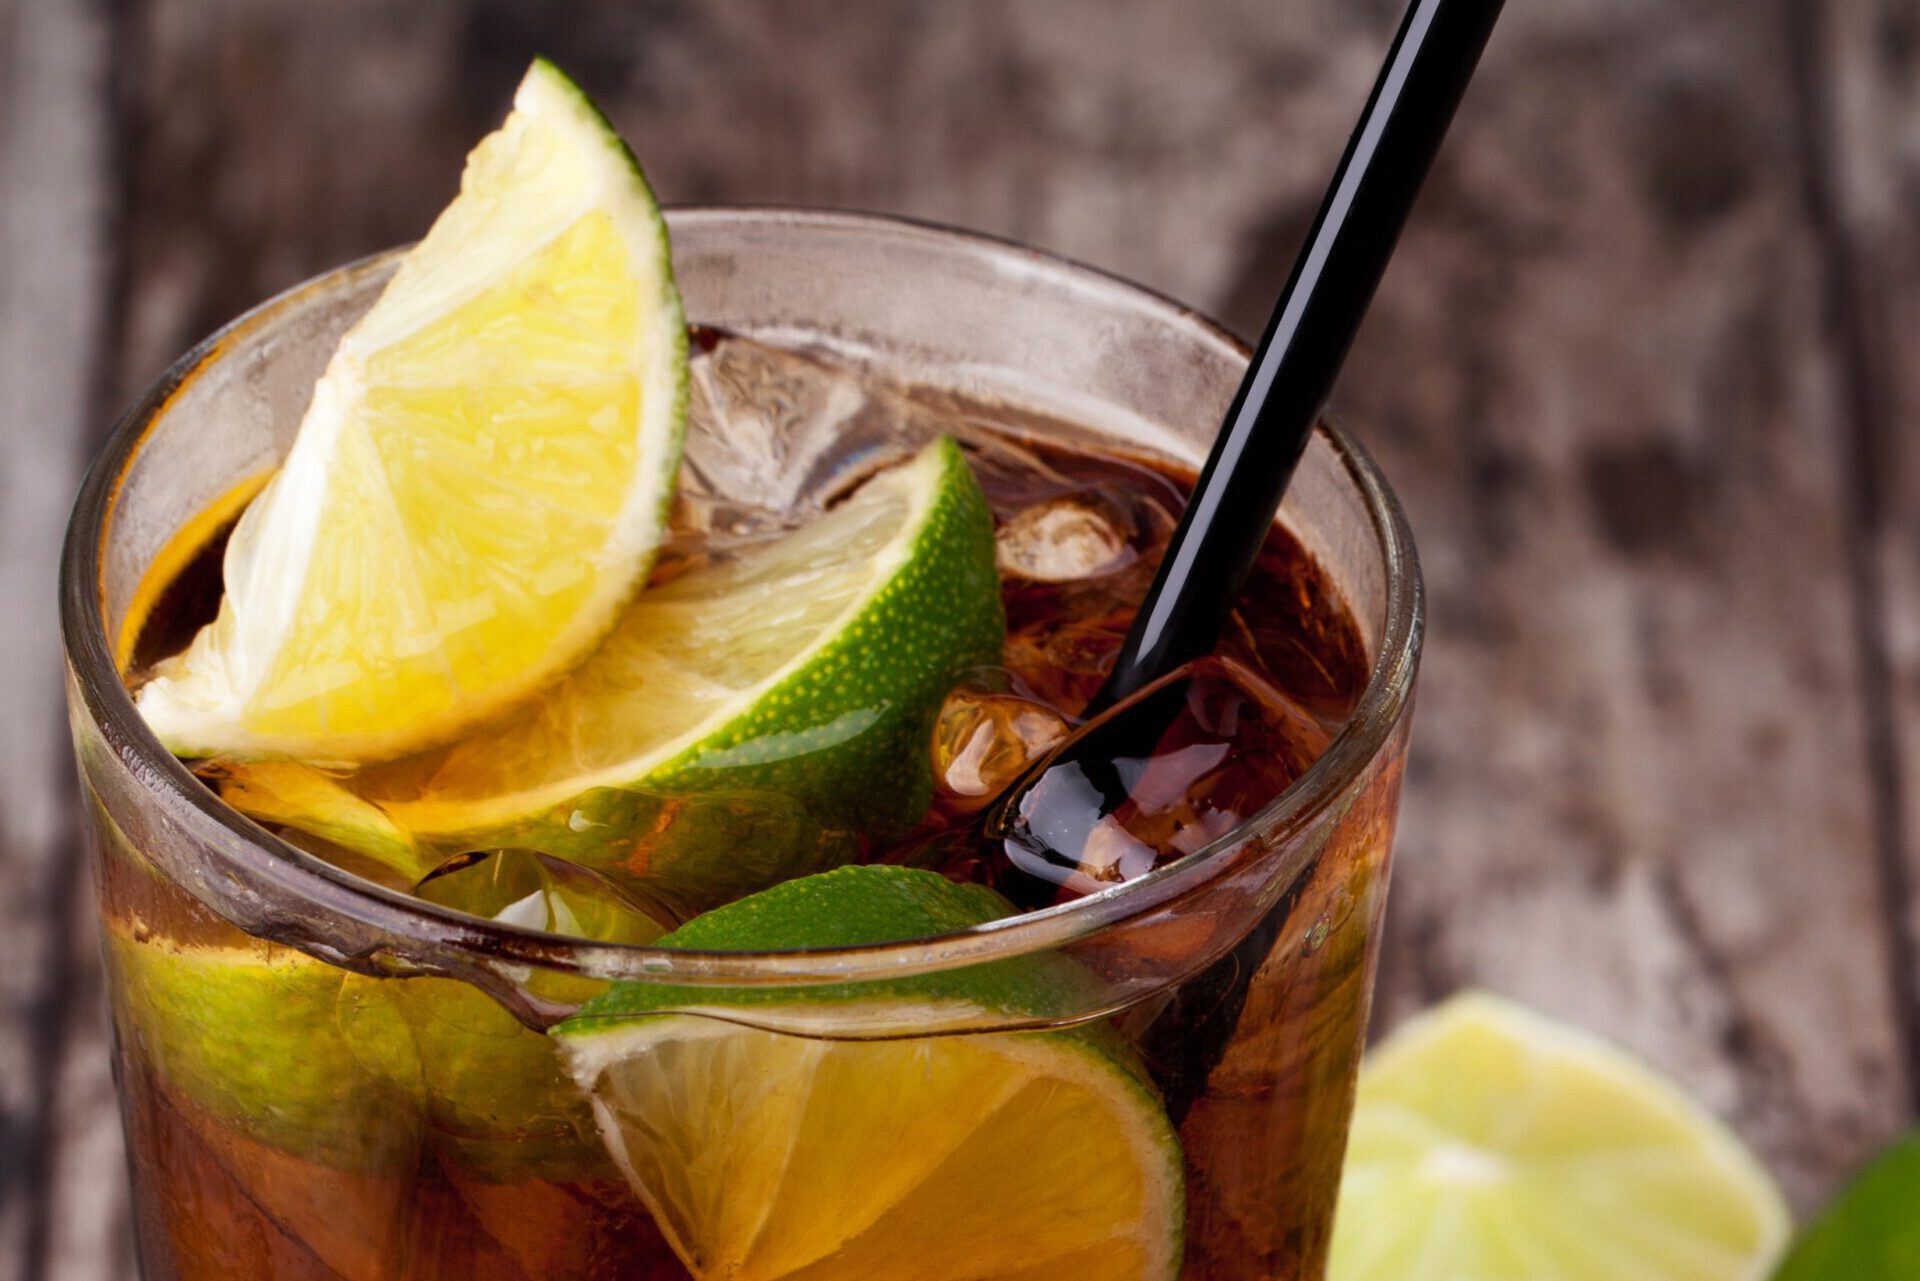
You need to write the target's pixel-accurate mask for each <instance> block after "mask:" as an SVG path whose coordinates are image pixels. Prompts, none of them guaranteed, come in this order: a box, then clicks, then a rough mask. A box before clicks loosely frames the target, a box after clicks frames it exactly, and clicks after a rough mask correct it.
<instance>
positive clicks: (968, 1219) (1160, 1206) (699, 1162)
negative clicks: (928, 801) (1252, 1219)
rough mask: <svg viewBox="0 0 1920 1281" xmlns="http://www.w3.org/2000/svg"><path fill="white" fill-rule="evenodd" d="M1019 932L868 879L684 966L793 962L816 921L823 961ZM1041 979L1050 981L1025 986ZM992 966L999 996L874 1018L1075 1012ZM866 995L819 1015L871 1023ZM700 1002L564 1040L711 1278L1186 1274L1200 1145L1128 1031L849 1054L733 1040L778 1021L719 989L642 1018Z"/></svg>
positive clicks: (911, 878)
mask: <svg viewBox="0 0 1920 1281" xmlns="http://www.w3.org/2000/svg"><path fill="white" fill-rule="evenodd" d="M1007 910H1008V909H1007V908H1006V907H1005V905H1004V904H1003V903H1001V902H999V900H997V898H996V896H994V895H993V894H992V893H991V892H990V891H985V890H983V889H981V888H980V887H978V886H958V885H953V884H951V883H949V882H947V881H945V880H944V879H943V878H941V877H939V876H937V875H935V874H933V873H930V872H922V871H916V870H912V869H906V868H896V867H849V868H842V869H840V870H838V871H836V872H831V873H827V874H825V875H822V876H817V877H811V878H808V879H806V880H803V881H796V882H788V883H787V884H784V885H780V886H777V887H775V888H774V889H772V890H769V891H767V892H766V893H764V894H761V895H756V896H754V897H753V898H749V899H746V900H743V901H742V902H740V903H736V904H731V905H729V906H728V907H724V908H721V909H719V910H717V911H715V912H712V913H709V914H707V915H706V916H704V917H701V918H699V919H698V920H696V921H694V922H692V923H690V924H689V925H688V926H685V927H683V929H682V930H681V931H677V932H676V933H675V934H671V935H668V936H667V938H666V939H663V940H662V943H661V945H662V946H665V947H699V948H702V949H708V948H719V949H722V950H736V949H740V948H749V947H751V948H767V947H786V946H792V945H793V944H792V942H791V940H792V939H793V938H794V937H795V935H796V933H797V932H798V930H799V929H801V928H803V922H804V921H805V920H806V919H807V918H808V917H811V918H812V919H813V922H814V925H815V938H816V944H815V945H823V944H831V945H835V946H850V945H857V944H858V943H875V942H883V941H889V940H898V939H903V938H911V937H915V936H917V935H919V934H921V933H924V932H926V931H927V930H928V928H929V927H932V928H933V929H934V930H935V931H936V932H949V931H951V930H954V929H963V928H966V927H967V926H969V925H977V924H980V923H982V922H983V921H985V920H989V919H993V918H994V917H996V916H998V915H1001V914H1004V912H1005V911H1007ZM689 935H691V937H690V938H689V937H688V936H689ZM1052 960H1053V961H1054V962H1056V963H1058V964H1059V965H1062V966H1066V967H1067V968H1069V969H1072V968H1077V967H1072V966H1071V963H1068V962H1064V961H1062V960H1061V958H1058V957H1055V958H1052ZM1023 965H1034V966H1038V967H1039V968H1037V969H1033V970H1032V972H1031V973H1030V974H1029V975H1028V977H1027V980H1026V981H1024V982H1023V981H1020V980H1019V979H1018V978H1017V977H1010V975H1009V970H1010V969H1017V968H1019V967H1021V966H1023ZM979 968H980V969H981V970H983V971H991V973H988V974H986V975H985V976H984V977H983V978H981V979H980V981H979V982H977V983H975V984H971V985H970V983H969V975H968V973H967V972H966V971H961V972H958V973H942V974H938V975H927V976H920V977H913V978H905V979H899V980H892V981H890V982H888V983H887V984H885V985H883V986H884V987H885V988H886V989H887V991H888V995H887V996H884V997H868V998H865V999H867V1000H891V1001H893V1002H894V1003H895V1004H897V1005H899V1006H901V1007H903V1009H904V1010H906V1011H908V1012H910V1011H911V1010H912V1009H913V1008H914V1007H915V1005H916V1003H917V1002H927V1003H932V1004H947V1003H951V1002H954V1001H962V1000H969V999H970V1000H971V1001H973V1002H974V1003H975V1004H977V1005H979V1006H981V1007H982V1008H993V1007H996V1006H997V1007H1000V1008H1001V1012H1002V1013H1004V1014H1031V1013H1035V1012H1037V1010H1038V1009H1039V1008H1041V1007H1043V1006H1044V1005H1045V1004H1046V1002H1047V995H1046V994H1047V993H1048V991H1049V990H1058V989H1061V988H1062V987H1063V985H1064V992H1063V993H1061V994H1060V995H1059V997H1058V1006H1057V1008H1059V1009H1061V1010H1065V1009H1068V1008H1071V1007H1072V1005H1073V1003H1074V996H1075V993H1074V991H1073V988H1072V986H1071V980H1064V984H1063V979H1064V975H1065V973H1066V971H1065V970H1063V969H1061V968H1054V967H1049V966H1045V965H1042V964H1041V963H1040V961H1039V959H1036V958H1015V959H1014V960H1011V961H1005V962H1000V963H997V964H996V965H992V966H983V967H979ZM852 988H853V985H831V986H830V987H828V988H826V989H823V990H815V991H812V992H810V993H808V994H807V995H806V996H805V997H804V998H802V999H804V1000H806V1001H810V1002H822V1001H828V1002H831V1001H839V1002H843V1003H846V1004H847V1005H848V1006H852V1005H853V1004H854V1003H855V1002H858V1001H860V1000H862V998H861V997H860V996H859V995H857V994H856V992H855V991H853V990H852ZM970 988H971V990H970ZM687 991H688V990H687V989H675V988H658V987H654V986H652V985H647V984H628V985H623V986H621V987H618V988H616V989H614V990H613V991H612V992H609V993H608V994H607V995H606V996H604V997H602V998H600V999H599V1000H597V1001H595V1002H592V1003H590V1004H589V1005H588V1006H587V1007H585V1008H584V1009H583V1010H582V1011H581V1013H580V1014H579V1015H577V1016H576V1017H575V1018H574V1019H572V1020H570V1021H568V1022H567V1023H564V1024H562V1025H561V1026H560V1027H559V1028H558V1029H556V1035H557V1036H559V1037H560V1038H561V1040H562V1042H563V1043H564V1045H565V1046H566V1057H567V1061H568V1063H569V1064H570V1066H571V1069H572V1071H573V1074H574V1077H575V1079H576V1080H577V1081H579V1083H580V1084H581V1086H582V1087H583V1088H584V1089H586V1090H588V1091H589V1092H590V1094H591V1095H592V1098H593V1106H594V1112H595V1115H596V1116H597V1118H598V1119H599V1122H600V1127H601V1132H602V1133H603V1135H604V1136H605V1138H606V1141H607V1146H608V1151H609V1153H610V1154H611V1156H612V1157H613V1159H614V1161H615V1163H616V1164H617V1165H619V1166H620V1167H621V1168H622V1169H623V1170H624V1171H625V1172H626V1173H627V1175H628V1177H629V1178H630V1179H631V1180H632V1182H633V1185H634V1188H635V1190H636V1191H637V1192H638V1193H639V1194H640V1196H641V1198H642V1199H643V1200H645V1201H646V1202H647V1204H648V1206H649V1208H650V1209H651V1210H652V1211H653V1212H654V1215H655V1217H656V1219H657V1220H658V1222H659V1223H660V1225H661V1227H662V1230H663V1231H664V1232H665V1233H666V1235H667V1237H668V1239H669V1240H670V1241H671V1242H672V1243H673V1245H674V1248H675V1250H676V1251H677V1252H678V1253H679V1254H680V1256H681V1258H682V1259H683V1260H684V1261H685V1262H686V1264H687V1266H688V1267H689V1268H690V1269H691V1270H692V1271H693V1273H694V1274H695V1276H697V1277H701V1278H709V1277H716V1278H717V1277H727V1278H737V1279H738V1281H754V1279H759V1278H768V1279H771V1278H775V1277H781V1278H808V1279H815V1278H817V1279H819V1281H826V1279H827V1278H834V1279H835V1281H849V1279H854V1278H873V1279H876V1281H877V1279H879V1278H891V1277H900V1276H915V1277H919V1278H923V1279H924V1281H945V1279H948V1278H952V1279H953V1281H960V1279H961V1278H975V1277H985V1276H994V1277H998V1276H1018V1277H1025V1278H1032V1279H1033V1281H1041V1279H1042V1278H1085V1277H1090V1276H1099V1277H1103V1278H1115V1279H1120V1278H1167V1277H1171V1276H1173V1275H1175V1274H1177V1272H1178V1270H1179V1266H1180V1259H1181V1249H1182V1225H1183V1217H1184V1194H1183V1182H1182V1179H1183V1175H1182V1160H1181V1155H1180V1148H1179V1144H1178V1141H1177V1139H1176V1138H1175V1136H1174V1133H1173V1129H1172V1126H1171V1125H1170V1124H1169V1122H1168V1120H1167V1118H1166V1115H1165V1113H1164V1112H1163V1111H1162V1109H1161V1107H1160V1103H1159V1100H1158V1098H1157V1096H1156V1095H1155V1093H1154V1091H1153V1089H1152V1087H1151V1085H1149V1084H1148V1083H1147V1081H1146V1079H1145V1077H1144V1075H1143V1074H1142V1073H1141V1072H1140V1070H1139V1067H1138V1065H1137V1064H1136V1063H1135V1062H1133V1060H1132V1057H1131V1054H1130V1052H1129V1051H1128V1050H1127V1049H1126V1048H1125V1046H1124V1045H1123V1044H1122V1043H1121V1042H1120V1041H1119V1039H1118V1038H1117V1037H1115V1036H1114V1035H1113V1034H1112V1033H1111V1031H1110V1030H1109V1029H1107V1028H1105V1027H1103V1026H1099V1025H1095V1026H1093V1027H1087V1028H1077V1029H1071V1030H1066V1031H1058V1032H1018V1031H1014V1032H990V1033H977V1034H968V1035H944V1036H920V1037H914V1036H911V1035H907V1036H904V1037H903V1038H902V1039H892V1040H878V1041H860V1040H852V1041H849V1040H836V1041H830V1040H821V1039H811V1038H806V1037H800V1036H793V1035H788V1034H785V1033H780V1032H774V1031H768V1030H765V1029H764V1028H763V1027H748V1026H741V1025H739V1024H736V1023H732V1022H728V1021H725V1019H726V1016H727V1013H728V1012H727V1010H726V1009H725V1006H726V1005H727V1004H728V1001H729V999H730V997H731V996H739V997H742V998H743V1000H742V1002H741V1004H742V1006H743V1008H741V1009H740V1010H738V1011H737V1013H738V1014H740V1015H742V1016H745V1017H751V1018H753V1019H754V1020H755V1021H756V1022H757V1021H759V1020H761V1019H762V1018H764V1017H765V1016H766V1014H767V1013H768V1012H767V1010H766V1009H765V1005H766V1002H767V1000H768V999H769V995H768V994H767V993H764V992H762V993H757V994H756V993H727V992H724V991H721V990H717V989H709V990H706V991H705V992H704V994H703V996H702V998H701V999H702V1000H703V1002H704V1004H705V1006H706V1008H707V1009H708V1010H710V1011H711V1014H712V1015H717V1016H718V1017H713V1016H709V1015H695V1014H682V1013H671V1012H654V1013H646V1012H642V1011H646V1010H648V1009H650V1008H651V1009H653V1010H656V1011H664V1010H671V1009H672V1008H674V1006H673V1004H672V1003H673V1002H674V1001H675V1000H676V999H678V997H680V996H684V995H686V993H687ZM772 995H773V997H774V998H776V999H777V997H778V995H779V994H777V993H775V994H772ZM1009 1003H1011V1006H1012V1008H1008V1004H1009ZM747 1005H752V1006H755V1007H756V1008H754V1009H751V1010H749V1009H746V1008H744V1007H745V1006H747ZM892 1031H893V1032H894V1033H895V1034H896V1035H898V1034H901V1033H905V1032H909V1031H910V1023H909V1021H908V1020H907V1019H905V1018H903V1019H902V1020H901V1022H900V1024H899V1025H897V1026H895V1027H894V1028H893V1029H892Z"/></svg>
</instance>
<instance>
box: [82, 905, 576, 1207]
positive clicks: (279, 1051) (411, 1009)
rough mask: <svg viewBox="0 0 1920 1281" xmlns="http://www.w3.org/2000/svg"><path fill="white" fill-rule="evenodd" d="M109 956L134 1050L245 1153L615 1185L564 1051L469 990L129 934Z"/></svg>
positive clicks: (261, 949)
mask: <svg viewBox="0 0 1920 1281" xmlns="http://www.w3.org/2000/svg"><path fill="white" fill-rule="evenodd" d="M108 955H109V957H110V958H111V959H112V962H113V967H114V972H115V975H116V978H117V981H118V982H119V984H120V985H121V991H122V999H121V1004H122V1007H123V1008H124V1010H125V1012H126V1016H127V1019H128V1022H127V1025H126V1026H125V1027H124V1028H123V1029H122V1031H121V1040H122V1043H123V1044H126V1045H129V1046H137V1047H139V1050H138V1052H139V1053H140V1054H141V1055H142V1056H143V1057H144V1058H145V1059H146V1061H147V1063H148V1064H149V1065H150V1067H151V1068H152V1069H153V1070H154V1071H155V1072H156V1073H157V1074H158V1076H159V1077H160V1078H161V1079H162V1080H163V1081H164V1082H165V1083H166V1085H167V1087H168V1089H169V1091H170V1092H171V1093H172V1094H173V1095H174V1096H175V1097H176V1098H177V1099H179V1100H181V1101H182V1102H184V1103H185V1104H187V1105H190V1106H191V1107H193V1108H194V1109H196V1110H197V1111H198V1112H200V1113H202V1114H204V1115H205V1116H207V1117H209V1118H210V1119H212V1120H213V1121H215V1122H217V1123H218V1125H219V1126H220V1127H221V1128H223V1129H225V1130H227V1131H231V1132H232V1133H234V1134H235V1135H238V1136H240V1137H242V1138H245V1139H247V1140H251V1141H253V1142H255V1143H259V1144H263V1145H265V1146H266V1147H268V1148H272V1149H275V1150H278V1151H281V1152H286V1153H290V1154H292V1155H295V1156H298V1157H301V1158H302V1159H304V1160H309V1161H313V1162H315V1163H316V1164H318V1165H321V1166H325V1167H327V1168H329V1169H336V1170H341V1171H345V1172H351V1173H356V1174H391V1173H394V1172H396V1171H400V1170H410V1169H412V1168H413V1167H414V1166H416V1165H417V1164H418V1162H419V1159H420V1151H421V1145H422V1144H423V1143H430V1144H431V1145H432V1146H433V1148H434V1149H435V1151H436V1152H437V1153H438V1154H439V1156H440V1159H441V1160H442V1161H443V1162H450V1163H453V1164H456V1165H458V1166H459V1167H460V1169H461V1170H462V1171H463V1172H464V1173H466V1174H467V1175H468V1176H469V1177H478V1178H481V1179H484V1180H487V1181H496V1182H511V1181H513V1180H515V1179H520V1178H526V1177H528V1176H530V1175H531V1176H536V1177H542V1176H552V1177H558V1178H566V1179H573V1178H582V1177H591V1176H593V1175H596V1174H598V1173H599V1172H600V1171H602V1170H603V1169H604V1167H605V1156H604V1155H603V1154H602V1153H601V1152H600V1150H599V1143H598V1141H597V1140H595V1139H593V1137H592V1135H593V1123H592V1120H591V1118H590V1116H589V1114H588V1111H587V1106H586V1101H585V1099H584V1098H583V1097H582V1096H581V1094H580V1092H579V1090H578V1089H576V1088H575V1086H574V1084H573V1081H572V1080H571V1078H569V1077H568V1075H567V1074H566V1072H565V1071H563V1070H562V1068H561V1065H560V1060H559V1056H558V1054H557V1053H556V1050H555V1046H554V1043H553V1042H552V1041H551V1040H549V1039H547V1038H546V1037H543V1036H541V1035H539V1034H538V1033H536V1032H532V1031H530V1030H528V1029H527V1028H525V1027H523V1026H522V1025H521V1024H520V1023H518V1022H516V1021H515V1020H514V1019H513V1017H512V1016H511V1015H509V1014H508V1013H507V1012H506V1011H505V1010H504V1009H503V1008H501V1007H500V1006H499V1005H498V1004H496V1003H495V1002H494V1001H493V1000H492V999H491V998H490V997H488V996H486V995H485V994H484V993H482V992H480V991H479V990H478V989H476V988H473V987H470V986H468V985H467V984H465V983H461V982H457V981H455V980H452V979H431V978H409V979H373V978H367V977H364V976H362V975H358V974H350V973H348V972H347V971H345V970H341V969H337V968H335V967H334V966H331V965H327V964H325V963H324V962H321V961H318V960H315V959H314V958H313V957H310V956H307V955H305V954H304V953H301V952H297V951H294V950H292V949H290V948H281V947H273V946H246V947H228V946H210V945H198V946H193V945H188V946H176V945H173V944H169V943H162V942H158V941H148V942H139V941H137V940H135V939H133V938H131V937H129V936H128V935H127V934H126V933H124V932H122V931H120V930H112V931H110V933H109V945H108ZM608 1176H609V1177H612V1176H611V1172H610V1171H608Z"/></svg>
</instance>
